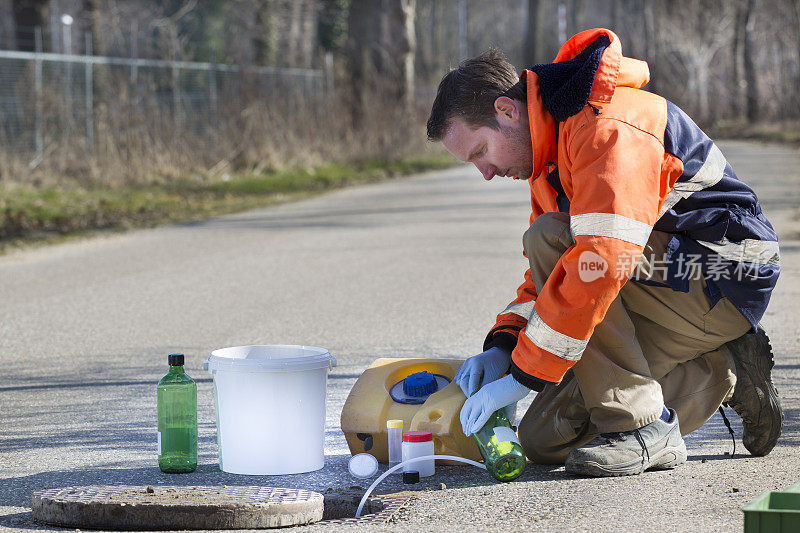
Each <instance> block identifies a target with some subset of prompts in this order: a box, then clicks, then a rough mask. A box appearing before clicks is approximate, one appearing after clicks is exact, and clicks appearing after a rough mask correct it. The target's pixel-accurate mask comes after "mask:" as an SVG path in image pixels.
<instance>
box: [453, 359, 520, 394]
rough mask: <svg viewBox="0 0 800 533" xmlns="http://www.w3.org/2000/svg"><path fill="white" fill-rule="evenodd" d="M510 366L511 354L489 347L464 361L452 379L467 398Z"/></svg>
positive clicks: (501, 375)
mask: <svg viewBox="0 0 800 533" xmlns="http://www.w3.org/2000/svg"><path fill="white" fill-rule="evenodd" d="M510 366H511V354H509V353H508V352H507V351H505V350H503V349H502V348H497V347H495V348H489V349H488V350H486V351H485V352H483V353H480V354H478V355H475V356H473V357H470V358H469V359H467V360H466V361H464V364H463V365H461V368H459V369H458V372H457V373H456V377H454V378H453V380H454V381H455V382H456V383H458V386H459V387H461V390H462V391H464V395H465V396H466V397H467V398H469V397H470V396H472V393H474V392H475V391H476V390H478V389H480V388H481V387H483V386H484V385H486V384H487V383H491V382H492V381H495V380H498V379H500V378H501V377H503V375H504V374H505V373H506V372H508V369H509V367H510Z"/></svg>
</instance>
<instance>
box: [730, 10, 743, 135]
mask: <svg viewBox="0 0 800 533" xmlns="http://www.w3.org/2000/svg"><path fill="white" fill-rule="evenodd" d="M745 15H746V11H745V5H744V4H743V3H742V2H738V4H737V6H736V21H735V22H734V27H733V43H732V44H733V47H732V51H731V55H732V56H733V57H732V61H733V68H732V69H731V102H730V104H731V112H732V113H733V117H734V118H735V119H738V118H742V117H743V116H744V113H743V110H744V106H742V92H743V91H742V89H743V88H744V85H745V82H744V79H742V50H743V48H744V47H743V46H742V44H743V41H744V32H745V20H746V18H745Z"/></svg>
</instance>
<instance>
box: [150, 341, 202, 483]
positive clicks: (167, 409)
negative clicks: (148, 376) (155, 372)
mask: <svg viewBox="0 0 800 533" xmlns="http://www.w3.org/2000/svg"><path fill="white" fill-rule="evenodd" d="M167 360H168V362H169V372H167V375H166V376H164V377H163V378H161V381H159V382H158V387H157V389H156V390H157V400H158V402H157V403H158V466H159V468H161V471H162V472H167V473H170V474H178V473H182V472H192V471H194V469H195V468H197V385H196V384H195V382H194V380H193V379H192V378H190V377H189V376H187V375H186V372H184V371H183V354H180V353H174V354H170V355H169V356H168V358H167Z"/></svg>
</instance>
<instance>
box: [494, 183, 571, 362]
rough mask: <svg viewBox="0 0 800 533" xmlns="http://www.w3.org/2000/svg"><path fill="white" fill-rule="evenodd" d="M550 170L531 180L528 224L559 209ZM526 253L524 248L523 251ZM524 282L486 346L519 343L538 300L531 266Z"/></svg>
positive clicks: (510, 347)
mask: <svg viewBox="0 0 800 533" xmlns="http://www.w3.org/2000/svg"><path fill="white" fill-rule="evenodd" d="M546 176H547V171H546V170H544V171H542V174H541V175H540V176H539V177H537V178H536V179H533V180H529V184H530V194H531V215H530V219H529V221H528V224H533V221H534V220H535V219H536V217H538V216H539V215H541V214H542V213H545V212H547V211H554V210H558V206H557V205H556V196H557V194H556V192H555V191H554V190H553V189H552V188H551V187H550V185H548V183H547V179H546ZM523 255H525V252H523ZM523 278H524V279H523V281H522V284H521V285H520V286H519V288H518V289H517V297H516V298H514V300H512V301H511V303H509V304H508V306H507V307H506V308H505V309H504V310H503V311H501V312H500V314H499V315H497V319H496V322H495V324H494V327H493V328H492V329H491V331H489V334H488V335H487V336H486V340H485V341H484V342H483V349H484V350H488V349H489V348H492V347H494V346H497V347H499V348H503V349H504V350H506V351H507V352H509V353H511V352H512V351H513V350H514V348H515V347H516V345H517V338H518V336H519V333H520V331H522V330H523V329H525V325H526V324H527V323H528V317H530V314H531V311H532V310H533V302H534V301H535V300H536V286H535V285H534V283H533V279H532V278H531V272H530V269H528V270H526V271H525V274H524V276H523Z"/></svg>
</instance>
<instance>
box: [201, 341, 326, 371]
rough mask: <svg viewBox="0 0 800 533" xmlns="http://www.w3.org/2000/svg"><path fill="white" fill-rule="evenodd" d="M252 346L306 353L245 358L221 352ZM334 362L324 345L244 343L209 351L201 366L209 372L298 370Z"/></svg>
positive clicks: (324, 366)
mask: <svg viewBox="0 0 800 533" xmlns="http://www.w3.org/2000/svg"><path fill="white" fill-rule="evenodd" d="M252 348H283V349H294V350H302V351H306V352H309V353H307V354H305V355H301V356H299V357H284V358H280V359H245V358H234V357H228V356H226V355H225V352H228V351H233V350H244V349H252ZM336 365H337V362H336V358H335V357H334V356H333V355H332V354H331V353H330V351H329V350H328V349H327V348H321V347H319V346H309V345H305V344H244V345H241V346H227V347H225V348H217V349H216V350H212V351H211V354H210V355H209V357H208V360H207V361H206V362H205V364H204V365H203V367H204V369H205V370H207V371H209V372H211V373H212V374H213V373H214V371H216V370H223V371H227V372H298V371H303V370H318V369H322V368H328V369H332V368H333V367H335V366H336Z"/></svg>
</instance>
